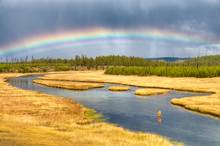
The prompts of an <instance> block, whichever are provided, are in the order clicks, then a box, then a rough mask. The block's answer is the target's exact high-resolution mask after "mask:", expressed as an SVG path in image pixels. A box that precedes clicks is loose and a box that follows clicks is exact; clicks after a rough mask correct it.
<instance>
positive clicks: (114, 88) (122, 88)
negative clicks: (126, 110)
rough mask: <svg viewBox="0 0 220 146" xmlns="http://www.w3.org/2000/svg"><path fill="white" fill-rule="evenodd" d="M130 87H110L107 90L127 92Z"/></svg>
mask: <svg viewBox="0 0 220 146" xmlns="http://www.w3.org/2000/svg"><path fill="white" fill-rule="evenodd" d="M129 89H130V87H127V86H110V87H109V88H108V90H110V91H128V90H129Z"/></svg>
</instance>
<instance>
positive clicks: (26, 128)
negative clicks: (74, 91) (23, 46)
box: [0, 74, 173, 146]
mask: <svg viewBox="0 0 220 146" xmlns="http://www.w3.org/2000/svg"><path fill="white" fill-rule="evenodd" d="M19 75H21V74H0V146H73V145H75V146H112V145H117V146H137V145H141V146H144V145H146V146H172V145H173V144H172V143H171V142H170V141H169V140H167V139H165V138H163V137H161V136H158V135H155V134H149V133H134V132H130V131H127V130H125V129H122V128H119V127H116V126H113V125H110V124H106V123H103V122H97V120H96V119H97V118H98V117H100V116H99V115H97V114H96V113H95V112H94V111H91V110H88V109H87V108H85V107H82V106H81V105H79V104H77V103H74V102H73V101H70V100H67V99H64V98H62V97H55V96H52V95H47V94H43V93H39V92H34V91H26V90H22V89H18V88H15V87H12V86H10V85H9V84H8V83H7V82H6V79H5V78H7V77H15V76H19Z"/></svg>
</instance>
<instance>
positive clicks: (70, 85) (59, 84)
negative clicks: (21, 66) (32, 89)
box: [33, 80, 104, 90]
mask: <svg viewBox="0 0 220 146" xmlns="http://www.w3.org/2000/svg"><path fill="white" fill-rule="evenodd" d="M33 82H34V83H37V84H42V85H46V86H49V87H55V88H63V89H71V90H89V89H93V88H102V87H104V85H103V84H101V83H85V82H83V83H82V82H68V81H54V80H34V81H33Z"/></svg>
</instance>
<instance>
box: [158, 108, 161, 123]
mask: <svg viewBox="0 0 220 146" xmlns="http://www.w3.org/2000/svg"><path fill="white" fill-rule="evenodd" d="M157 122H158V123H159V124H160V123H162V112H161V111H160V110H158V111H157Z"/></svg>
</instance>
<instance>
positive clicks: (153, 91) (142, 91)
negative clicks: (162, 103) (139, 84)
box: [135, 88, 169, 96]
mask: <svg viewBox="0 0 220 146" xmlns="http://www.w3.org/2000/svg"><path fill="white" fill-rule="evenodd" d="M168 92H169V90H166V89H152V88H143V89H137V90H136V91H135V95H139V96H151V95H160V94H165V93H168Z"/></svg>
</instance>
